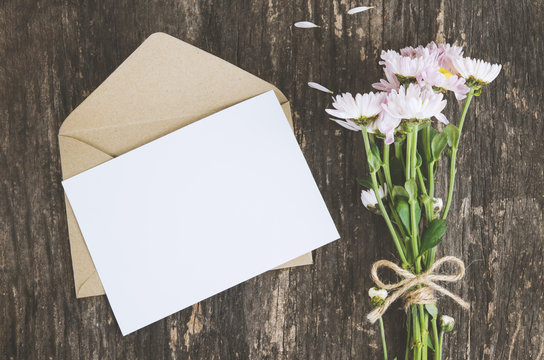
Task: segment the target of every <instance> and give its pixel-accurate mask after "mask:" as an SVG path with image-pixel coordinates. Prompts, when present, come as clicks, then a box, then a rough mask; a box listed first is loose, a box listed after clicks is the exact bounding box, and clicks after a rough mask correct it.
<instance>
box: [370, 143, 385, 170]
mask: <svg viewBox="0 0 544 360" xmlns="http://www.w3.org/2000/svg"><path fill="white" fill-rule="evenodd" d="M374 148H376V149H378V147H377V146H376V145H374V144H372V147H371V151H370V153H369V154H367V160H368V167H369V168H370V172H371V173H376V172H378V170H380V168H381V167H382V164H383V163H382V160H381V159H380V151H379V150H378V155H376V154H375V151H374Z"/></svg>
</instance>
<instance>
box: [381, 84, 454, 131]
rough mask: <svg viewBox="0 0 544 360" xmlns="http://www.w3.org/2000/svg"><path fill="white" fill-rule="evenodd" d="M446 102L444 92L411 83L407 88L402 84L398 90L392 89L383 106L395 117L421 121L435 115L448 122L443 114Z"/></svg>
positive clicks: (441, 120)
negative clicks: (436, 91)
mask: <svg viewBox="0 0 544 360" xmlns="http://www.w3.org/2000/svg"><path fill="white" fill-rule="evenodd" d="M446 103H447V102H446V100H444V96H443V94H441V93H435V92H434V91H433V90H432V89H431V88H422V87H421V86H419V85H417V84H410V85H409V86H408V87H407V88H405V87H404V86H401V87H400V88H399V90H398V91H395V90H393V91H391V92H390V93H389V94H388V95H387V102H385V103H384V104H382V107H383V109H384V110H385V111H386V112H387V113H388V114H389V115H391V116H392V117H394V118H400V119H404V120H408V121H416V122H421V121H424V120H427V119H430V118H432V117H435V118H437V119H438V121H440V122H442V123H444V124H448V120H447V119H446V117H445V116H444V114H442V110H443V109H444V107H446Z"/></svg>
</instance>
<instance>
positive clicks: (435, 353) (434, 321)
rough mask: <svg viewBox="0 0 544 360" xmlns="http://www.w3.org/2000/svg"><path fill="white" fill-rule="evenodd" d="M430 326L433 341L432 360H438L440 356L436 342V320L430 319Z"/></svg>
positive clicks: (438, 344)
mask: <svg viewBox="0 0 544 360" xmlns="http://www.w3.org/2000/svg"><path fill="white" fill-rule="evenodd" d="M431 325H432V327H433V340H434V360H440V358H441V356H440V353H439V350H440V343H439V340H438V328H437V326H436V318H435V317H434V318H432V320H431Z"/></svg>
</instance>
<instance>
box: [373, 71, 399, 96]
mask: <svg viewBox="0 0 544 360" xmlns="http://www.w3.org/2000/svg"><path fill="white" fill-rule="evenodd" d="M383 72H384V73H385V79H381V80H380V82H378V83H374V84H372V87H373V88H374V89H377V90H380V91H385V92H391V90H398V89H399V87H400V82H399V79H398V78H397V76H396V75H395V74H393V72H392V71H391V70H390V69H388V68H384V69H383Z"/></svg>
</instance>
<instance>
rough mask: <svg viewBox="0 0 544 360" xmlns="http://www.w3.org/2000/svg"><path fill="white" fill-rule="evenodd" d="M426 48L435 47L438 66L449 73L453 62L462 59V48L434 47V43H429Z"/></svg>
mask: <svg viewBox="0 0 544 360" xmlns="http://www.w3.org/2000/svg"><path fill="white" fill-rule="evenodd" d="M427 47H429V48H434V47H436V49H437V50H438V65H440V67H442V68H444V69H446V70H448V71H450V72H451V71H452V70H453V67H452V64H453V61H454V60H456V59H461V58H462V57H463V48H462V47H460V46H456V45H450V44H439V45H436V44H435V43H434V42H431V43H430V44H429V45H427Z"/></svg>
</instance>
